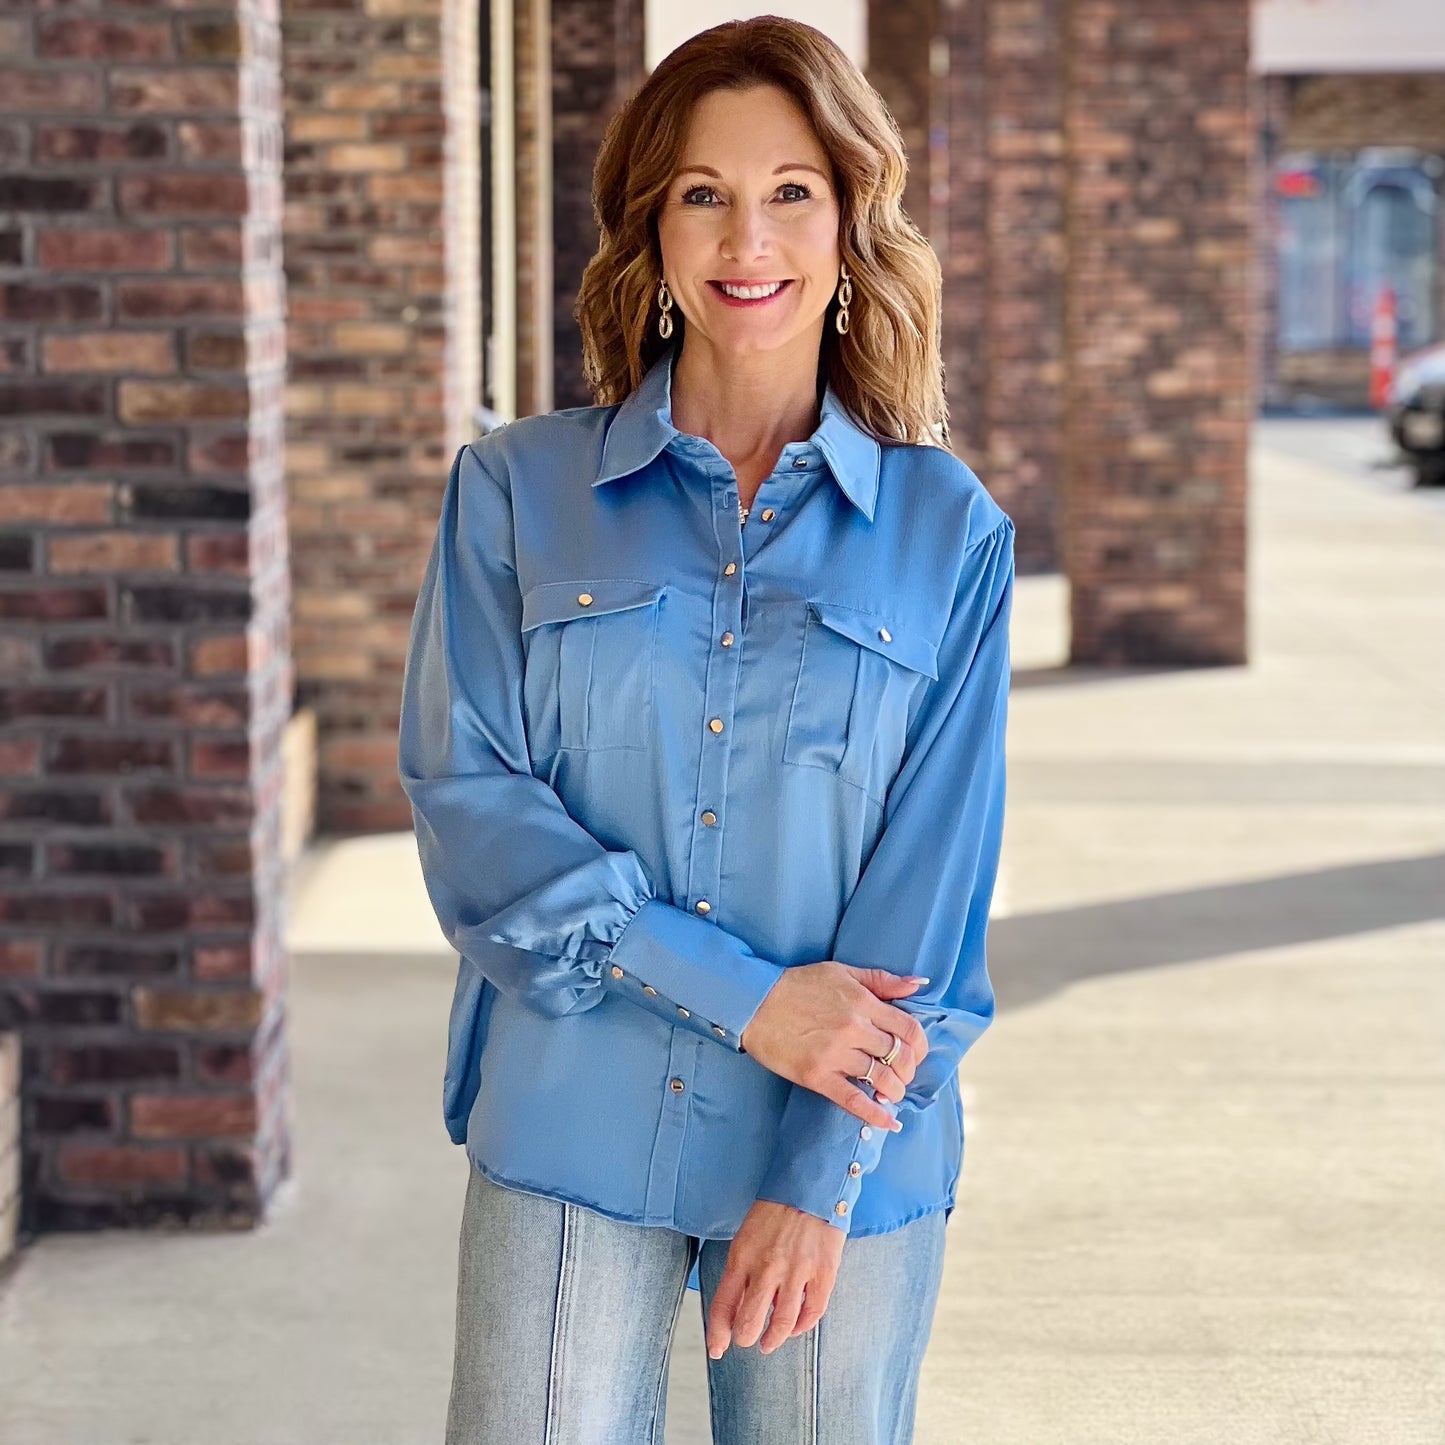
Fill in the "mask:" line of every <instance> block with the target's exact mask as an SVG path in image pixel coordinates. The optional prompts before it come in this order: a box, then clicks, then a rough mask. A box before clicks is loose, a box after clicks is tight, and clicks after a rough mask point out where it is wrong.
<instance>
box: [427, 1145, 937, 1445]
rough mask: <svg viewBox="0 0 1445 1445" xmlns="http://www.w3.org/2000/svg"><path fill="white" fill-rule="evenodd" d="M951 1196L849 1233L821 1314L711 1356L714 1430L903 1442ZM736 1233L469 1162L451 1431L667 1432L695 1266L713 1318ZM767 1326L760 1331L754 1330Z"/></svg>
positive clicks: (622, 1439) (759, 1439) (840, 1442)
mask: <svg viewBox="0 0 1445 1445" xmlns="http://www.w3.org/2000/svg"><path fill="white" fill-rule="evenodd" d="M945 1223H946V1215H945V1214H944V1212H943V1211H942V1210H939V1211H937V1212H936V1213H933V1214H926V1215H923V1216H922V1217H920V1218H918V1219H915V1220H912V1221H910V1222H909V1223H908V1224H906V1225H904V1226H903V1227H902V1228H901V1229H898V1230H895V1231H893V1232H891V1233H888V1234H876V1235H866V1236H860V1237H858V1238H853V1237H852V1236H850V1237H849V1238H848V1239H847V1240H845V1241H844V1244H843V1255H842V1260H841V1262H840V1264H839V1266H838V1274H837V1278H836V1280H835V1282H834V1286H833V1293H832V1295H831V1296H830V1298H829V1301H828V1308H827V1310H826V1311H825V1312H824V1314H823V1317H822V1319H820V1320H819V1321H818V1323H817V1324H816V1325H814V1326H813V1328H812V1329H811V1330H809V1331H807V1333H805V1334H802V1335H796V1336H794V1337H793V1338H792V1339H790V1340H788V1341H787V1342H786V1343H785V1344H783V1345H781V1346H779V1347H778V1348H777V1349H776V1350H774V1351H773V1352H772V1353H771V1354H767V1355H764V1354H763V1353H762V1352H761V1351H760V1350H759V1348H758V1345H757V1344H756V1343H755V1344H753V1345H752V1346H750V1347H747V1348H744V1347H742V1346H740V1345H738V1344H737V1342H736V1341H734V1342H733V1343H732V1344H730V1345H729V1346H728V1349H727V1350H726V1351H725V1352H724V1354H723V1357H722V1358H721V1359H720V1360H714V1359H711V1358H709V1359H708V1361H707V1373H708V1395H709V1400H710V1405H711V1420H712V1438H713V1445H744V1442H747V1445H908V1442H910V1441H911V1440H912V1438H913V1419H914V1406H915V1403H916V1401H917V1394H918V1372H919V1367H920V1365H921V1364H922V1361H923V1352H924V1349H925V1348H926V1347H927V1344H928V1336H929V1331H930V1329H931V1327H932V1323H933V1312H934V1308H935V1306H936V1304H937V1302H938V1289H939V1284H940V1281H941V1279H942V1275H943V1247H944V1226H945ZM730 1244H731V1241H730V1240H726V1239H707V1240H701V1241H700V1240H698V1239H697V1238H696V1237H694V1236H693V1235H689V1234H682V1233H679V1232H678V1231H676V1230H672V1229H666V1228H660V1227H654V1226H648V1225H639V1224H631V1223H628V1222H626V1221H623V1220H617V1219H613V1218H611V1217H610V1216H608V1215H604V1214H600V1213H598V1212H597V1211H595V1210H592V1209H588V1208H586V1207H585V1206H583V1205H579V1204H573V1203H570V1202H568V1201H565V1200H560V1199H552V1198H549V1197H548V1196H546V1195H542V1194H534V1193H531V1192H528V1191H525V1190H521V1189H516V1188H513V1187H511V1186H503V1185H501V1184H498V1183H496V1182H495V1181H493V1180H491V1179H488V1178H487V1177H486V1176H485V1175H484V1174H483V1173H482V1172H481V1171H480V1170H479V1169H478V1168H477V1167H476V1166H475V1165H472V1166H471V1168H470V1177H469V1178H468V1181H467V1193H466V1201H465V1205H464V1208H463V1211H462V1227H461V1244H460V1250H459V1258H458V1270H457V1321H456V1354H455V1359H454V1362H453V1370H452V1387H451V1399H450V1402H449V1405H448V1411H447V1432H446V1442H447V1445H503V1442H505V1445H663V1424H664V1414H665V1410H666V1397H667V1389H666V1387H667V1367H668V1360H669V1357H670V1354H671V1350H672V1340H673V1332H674V1330H675V1328H676V1325H677V1319H678V1315H679V1313H680V1311H681V1308H682V1302H683V1295H684V1291H685V1288H686V1284H687V1277H688V1274H689V1273H690V1271H691V1269H692V1266H693V1264H694V1262H696V1263H697V1266H698V1283H699V1284H700V1286H701V1289H700V1291H698V1292H697V1293H699V1295H700V1298H701V1306H702V1311H703V1319H704V1321H705V1320H706V1318H707V1311H708V1309H709V1307H710V1306H711V1304H712V1299H713V1295H714V1293H715V1292H716V1290H717V1286H718V1283H719V1281H720V1280H721V1278H722V1272H723V1266H724V1265H725V1264H726V1263H727V1253H728V1248H729V1245H730ZM760 1339H761V1337H760Z"/></svg>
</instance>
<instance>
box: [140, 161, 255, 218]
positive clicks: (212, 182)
mask: <svg viewBox="0 0 1445 1445" xmlns="http://www.w3.org/2000/svg"><path fill="white" fill-rule="evenodd" d="M117 190H118V193H119V198H120V210H121V213H122V214H123V215H140V216H154V217H171V216H174V217H177V218H189V217H192V216H208V217H209V216H244V215H246V214H247V211H248V210H249V207H250V194H249V187H248V184H247V178H246V177H245V176H244V175H216V174H213V173H211V172H208V171H206V172H194V171H179V172H176V173H174V174H171V175H140V176H122V177H121V178H120V180H119V182H118V185H117Z"/></svg>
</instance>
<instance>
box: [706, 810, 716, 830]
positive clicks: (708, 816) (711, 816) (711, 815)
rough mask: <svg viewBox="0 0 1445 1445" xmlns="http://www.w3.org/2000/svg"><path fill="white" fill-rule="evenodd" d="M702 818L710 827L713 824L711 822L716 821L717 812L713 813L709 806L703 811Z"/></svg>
mask: <svg viewBox="0 0 1445 1445" xmlns="http://www.w3.org/2000/svg"><path fill="white" fill-rule="evenodd" d="M702 820H703V822H704V823H706V824H707V825H708V827H709V828H711V827H712V826H713V824H714V823H716V822H717V814H716V813H714V812H713V810H712V809H711V808H708V809H707V810H706V811H705V812H704V813H703V815H702Z"/></svg>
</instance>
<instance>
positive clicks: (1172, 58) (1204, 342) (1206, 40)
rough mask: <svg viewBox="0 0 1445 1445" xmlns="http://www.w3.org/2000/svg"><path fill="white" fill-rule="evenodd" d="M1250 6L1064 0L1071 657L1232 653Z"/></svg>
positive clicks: (1237, 650)
mask: <svg viewBox="0 0 1445 1445" xmlns="http://www.w3.org/2000/svg"><path fill="white" fill-rule="evenodd" d="M1248 44H1249V7H1248V5H1247V4H1246V3H1245V0H1216V3H1213V4H1210V5H1201V6H1195V7H1192V8H1189V9H1184V8H1181V7H1180V6H1179V5H1177V4H1175V3H1173V0H1129V3H1124V0H1072V3H1071V7H1070V20H1069V31H1068V39H1067V53H1066V72H1067V74H1066V83H1065V127H1066V135H1067V157H1068V172H1069V173H1068V185H1067V199H1066V213H1067V221H1066V225H1067V234H1068V245H1069V254H1068V262H1067V265H1068V271H1067V282H1066V291H1065V328H1066V330H1065V335H1066V347H1067V355H1068V367H1067V376H1066V383H1065V385H1066V393H1065V405H1066V424H1065V451H1064V456H1065V472H1064V478H1065V484H1064V499H1063V500H1064V518H1065V521H1064V538H1065V559H1066V570H1067V572H1068V576H1069V581H1070V593H1071V599H1072V619H1071V620H1072V643H1071V657H1072V659H1073V660H1074V661H1076V662H1095V663H1108V664H1118V663H1169V662H1174V663H1198V664H1205V663H1235V662H1242V661H1244V660H1245V613H1244V608H1245V535H1244V527H1245V482H1246V477H1245V461H1246V453H1247V447H1248V439H1249V428H1250V422H1251V418H1252V414H1253V411H1254V382H1253V360H1254V346H1253V335H1252V325H1253V311H1252V304H1251V303H1252V300H1253V293H1252V284H1253V254H1252V245H1253V237H1252V206H1253V202H1254V195H1253V189H1252V176H1251V166H1252V163H1253V160H1254V157H1255V154H1256V152H1255V131H1256V120H1255V116H1254V114H1253V111H1252V108H1251V104H1250V101H1251V96H1252V91H1251V88H1250V85H1249V80H1248V72H1247V69H1246V63H1247V57H1248Z"/></svg>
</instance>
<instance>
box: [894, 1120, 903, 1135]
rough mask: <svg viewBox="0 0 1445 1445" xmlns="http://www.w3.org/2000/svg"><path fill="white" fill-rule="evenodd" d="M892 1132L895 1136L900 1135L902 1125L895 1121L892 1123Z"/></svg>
mask: <svg viewBox="0 0 1445 1445" xmlns="http://www.w3.org/2000/svg"><path fill="white" fill-rule="evenodd" d="M893 1132H894V1133H895V1134H901V1133H902V1132H903V1125H902V1124H900V1123H899V1122H898V1120H897V1119H895V1120H894V1121H893Z"/></svg>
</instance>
